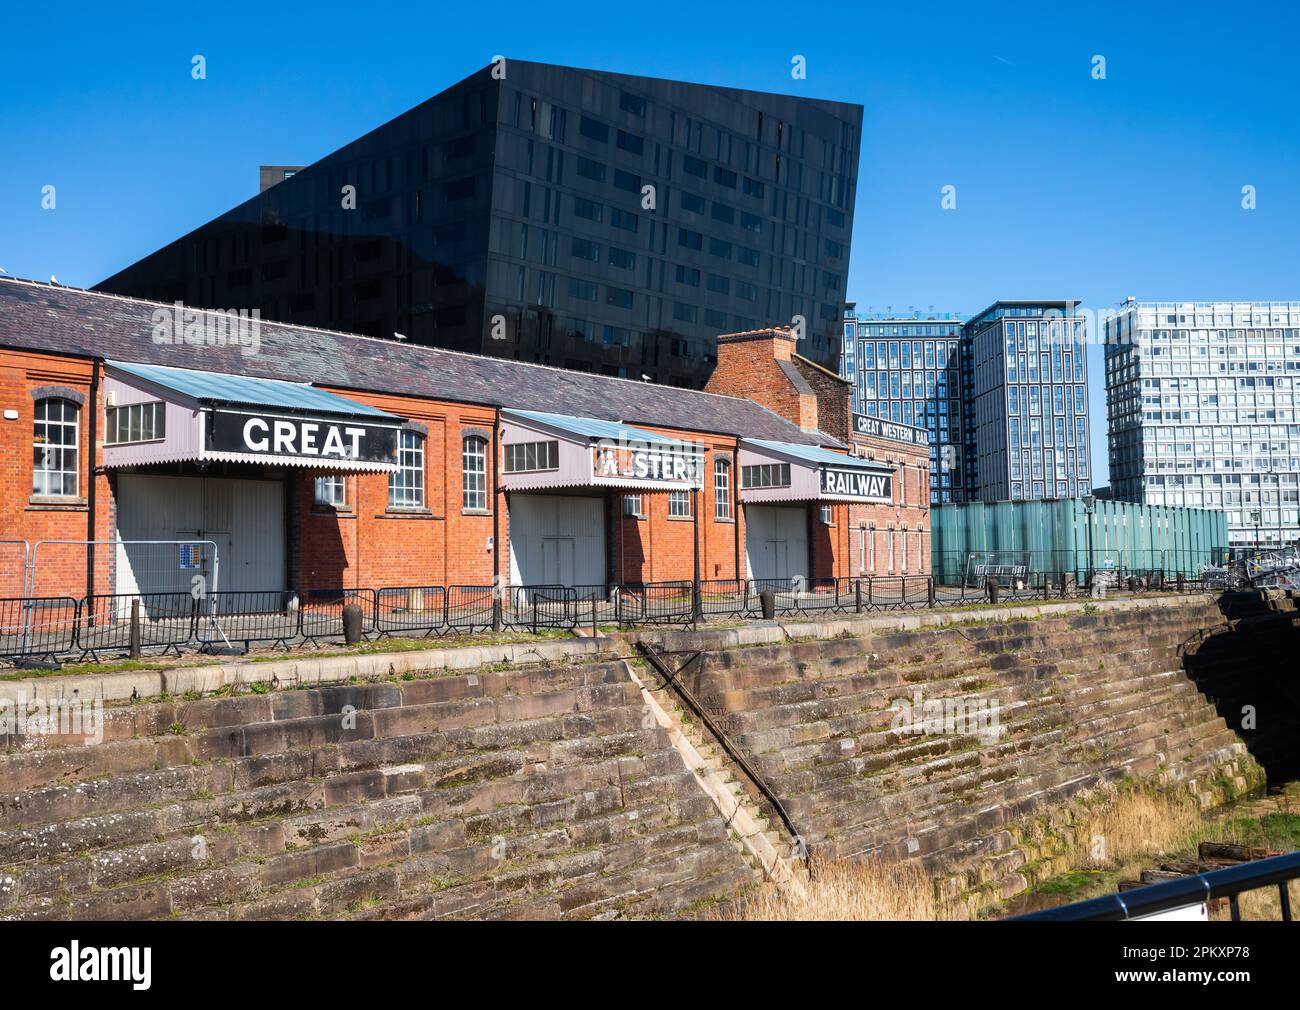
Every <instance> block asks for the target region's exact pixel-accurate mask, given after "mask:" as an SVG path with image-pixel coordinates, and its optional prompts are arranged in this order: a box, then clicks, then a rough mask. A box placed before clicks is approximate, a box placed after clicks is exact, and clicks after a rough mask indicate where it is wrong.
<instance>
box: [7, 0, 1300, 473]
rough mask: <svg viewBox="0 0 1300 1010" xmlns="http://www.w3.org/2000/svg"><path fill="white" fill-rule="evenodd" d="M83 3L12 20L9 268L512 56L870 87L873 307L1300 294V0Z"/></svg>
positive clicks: (239, 185) (179, 220) (137, 223)
mask: <svg viewBox="0 0 1300 1010" xmlns="http://www.w3.org/2000/svg"><path fill="white" fill-rule="evenodd" d="M77 6H79V5H72V6H68V5H63V6H60V7H58V8H57V10H56V12H54V13H40V14H37V13H34V12H33V8H32V7H31V6H30V5H21V6H20V7H18V8H17V9H10V10H6V12H5V26H4V29H3V31H2V32H0V96H2V102H3V104H0V143H3V150H4V154H3V157H2V158H0V267H3V268H4V269H5V270H7V271H8V273H9V274H11V275H16V276H26V277H34V278H39V279H45V278H48V277H49V276H50V275H51V274H55V275H57V276H58V278H59V280H60V281H62V282H63V283H66V284H73V285H82V286H84V285H90V284H93V283H95V282H97V281H99V280H102V279H103V278H104V277H106V276H108V275H109V274H111V273H112V272H114V271H115V270H118V269H120V268H121V267H123V266H125V265H126V264H128V263H130V262H132V261H133V260H135V259H137V258H138V257H140V256H141V255H143V254H145V253H147V252H149V251H151V250H153V249H155V248H157V247H158V246H160V245H162V244H164V243H166V242H168V241H170V240H172V239H174V238H176V237H178V236H179V235H181V234H182V233H183V232H185V231H186V230H188V229H190V228H192V227H194V226H196V225H198V224H201V223H202V222H204V221H206V220H208V219H209V218H211V217H213V216H215V215H216V214H218V213H219V212H221V211H223V210H226V209H227V208H229V207H231V206H233V205H234V204H236V203H238V202H240V201H241V200H243V199H246V198H247V197H248V196H249V195H251V194H252V193H253V192H254V191H255V190H256V186H257V166H258V164H261V163H266V164H271V163H277V162H281V163H289V164H295V163H308V162H311V161H314V160H315V159H316V158H318V157H320V156H321V155H324V154H326V153H328V152H329V151H331V150H333V149H335V148H336V147H338V146H340V145H341V144H343V143H345V142H346V141H348V140H350V139H352V138H354V137H356V136H358V135H359V134H361V133H363V132H365V131H366V130H368V129H370V128H372V127H374V126H377V125H378V124H380V123H382V122H384V121H386V120H388V119H390V118H391V117H393V116H395V115H397V114H398V113H400V112H402V111H404V110H405V109H407V108H410V107H411V106H412V105H415V104H417V103H418V102H420V101H423V100H424V99H425V98H428V97H429V96H431V95H433V94H435V93H437V92H438V91H440V90H441V89H442V88H444V87H446V86H447V85H449V84H452V83H454V82H455V81H458V80H460V79H461V78H462V77H464V76H466V75H467V74H469V73H471V72H473V71H474V70H476V69H478V68H479V67H482V66H484V65H485V64H487V63H488V62H489V61H490V60H491V58H492V57H493V56H494V55H496V54H498V53H500V54H504V55H506V56H507V57H510V56H513V57H517V58H522V59H534V60H539V61H546V62H555V63H564V64H567V65H570V66H581V67H593V68H597V69H605V70H618V71H625V72H628V73H634V74H644V75H649V76H657V77H671V78H678V79H683V80H691V81H698V82H701V83H708V84H721V85H730V86H736V87H743V88H754V89H759V90H770V91H782V92H788V93H793V94H807V95H810V96H813V97H821V98H834V99H839V100H843V101H852V102H859V103H861V104H862V105H863V106H865V109H866V113H865V121H864V137H863V154H862V162H861V166H860V172H859V185H858V201H857V214H856V222H855V234H854V240H853V257H852V263H851V267H850V278H849V289H848V292H847V294H848V297H849V298H851V299H854V300H856V301H857V302H858V304H859V306H860V307H861V308H864V309H865V308H867V307H868V306H874V307H876V308H880V309H883V308H885V307H886V306H893V308H894V309H895V310H899V309H906V308H907V307H908V306H916V307H917V308H925V307H928V306H931V305H933V306H935V307H936V308H946V309H956V310H964V311H972V312H973V311H976V310H978V309H980V308H982V307H984V306H985V305H986V304H987V303H989V302H991V301H993V300H994V299H995V298H999V297H1009V298H1034V297H1053V298H1055V297H1073V298H1080V299H1082V300H1083V302H1084V303H1085V304H1086V305H1088V306H1090V307H1092V308H1094V309H1101V308H1104V307H1106V306H1110V305H1113V304H1114V303H1115V302H1117V301H1119V300H1120V299H1122V298H1123V297H1124V296H1125V295H1130V294H1132V295H1135V296H1137V297H1138V298H1139V299H1141V300H1149V299H1174V298H1197V299H1199V298H1240V299H1262V298H1273V299H1300V271H1298V270H1297V267H1298V266H1300V112H1298V111H1297V110H1298V109H1300V74H1298V73H1297V47H1296V40H1297V37H1298V34H1300V15H1298V14H1297V13H1295V12H1294V11H1293V10H1286V9H1285V8H1286V7H1288V6H1289V5H1288V4H1284V3H1281V2H1277V0H1275V2H1274V3H1271V4H1264V3H1260V4H1256V3H1250V2H1238V3H1234V4H1223V3H1219V4H1209V3H1195V2H1194V3H1156V4H1143V3H1132V2H1130V3H1088V4H1084V3H1077V4H1071V3H1042V2H1041V0H1040V2H1037V3H1025V4H988V3H970V4H961V5H955V4H954V5H950V4H944V3H933V4H915V5H911V4H909V5H904V4H897V3H891V4H888V5H879V4H874V3H867V4H862V5H852V4H847V3H838V4H824V5H823V4H817V3H810V2H800V3H796V4H790V3H774V2H767V0H756V2H750V3H745V4H741V5H736V4H726V5H708V4H700V3H683V4H679V3H666V4H658V3H655V4H618V3H602V4H591V5H586V4H580V3H570V4H551V5H547V4H536V3H530V4H514V3H510V2H500V0H498V2H494V3H478V4H464V5H459V4H455V5H445V4H419V5H411V6H409V7H405V6H393V7H391V8H390V7H387V6H385V5H380V4H374V3H371V4H357V3H349V4H330V3H317V4H313V5H309V6H302V7H300V6H299V5H293V4H285V5H279V6H275V5H265V4H258V5H241V4H222V5H219V6H216V7H214V6H212V5H204V6H203V7H201V8H200V7H197V6H193V5H186V4H180V5H166V6H164V5H135V4H129V3H124V4H121V5H113V6H109V7H105V6H103V5H87V8H86V9H85V10H77V9H76V7H77ZM902 8H910V9H902ZM308 11H310V13H307V12H308ZM196 53H201V54H203V55H204V56H205V57H206V59H207V70H208V77H207V79H206V80H204V81H195V80H193V79H191V76H190V66H191V64H190V60H191V57H192V56H193V55H194V54H196ZM795 54H801V55H803V56H806V57H807V61H808V76H807V79H806V80H805V81H795V80H792V79H791V77H790V59H791V57H792V56H793V55H795ZM1098 54H1100V55H1102V56H1104V57H1105V58H1106V64H1107V65H1106V79H1105V80H1094V79H1093V78H1092V76H1091V71H1092V58H1093V56H1094V55H1098ZM46 185H54V186H56V187H57V201H58V203H57V209H56V210H54V211H45V210H42V209H41V206H40V201H41V188H42V187H43V186H46ZM945 185H952V186H955V187H956V188H957V209H956V210H955V211H944V210H942V209H941V208H940V189H941V187H943V186H945ZM1244 185H1253V186H1255V187H1256V189H1257V194H1258V197H1257V199H1258V209H1256V210H1254V211H1246V210H1243V209H1242V207H1241V188H1242V186H1244ZM1091 367H1092V380H1093V381H1092V389H1091V397H1092V399H1091V405H1092V412H1093V419H1094V421H1093V430H1094V434H1093V438H1094V452H1093V458H1094V460H1096V461H1097V462H1098V463H1099V464H1101V463H1104V460H1105V452H1104V444H1105V443H1104V434H1105V406H1104V405H1105V400H1104V392H1103V387H1102V382H1101V369H1100V358H1099V354H1098V353H1097V352H1096V349H1095V348H1094V353H1093V360H1092V362H1091ZM1096 477H1097V478H1098V482H1099V483H1100V482H1101V479H1104V472H1103V470H1102V467H1101V466H1099V467H1098V473H1097V474H1096Z"/></svg>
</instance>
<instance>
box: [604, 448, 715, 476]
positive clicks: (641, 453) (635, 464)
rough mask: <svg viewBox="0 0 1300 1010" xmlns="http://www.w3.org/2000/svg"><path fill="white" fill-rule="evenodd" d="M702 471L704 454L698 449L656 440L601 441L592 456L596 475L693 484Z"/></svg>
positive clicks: (701, 474)
mask: <svg viewBox="0 0 1300 1010" xmlns="http://www.w3.org/2000/svg"><path fill="white" fill-rule="evenodd" d="M703 473H704V457H703V456H702V455H701V454H700V453H699V452H696V451H691V450H688V449H686V448H681V449H677V448H673V447H671V446H667V445H659V444H656V443H653V442H650V443H637V442H624V443H621V444H620V443H616V442H612V441H602V442H599V443H597V444H596V446H595V453H594V455H593V457H592V474H593V476H595V477H609V478H613V479H618V480H644V481H649V482H657V481H671V482H676V483H684V484H694V483H697V482H698V481H699V480H700V478H701V477H702V476H703Z"/></svg>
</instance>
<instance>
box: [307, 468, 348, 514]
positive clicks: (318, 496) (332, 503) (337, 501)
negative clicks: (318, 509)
mask: <svg viewBox="0 0 1300 1010" xmlns="http://www.w3.org/2000/svg"><path fill="white" fill-rule="evenodd" d="M312 484H313V488H312V498H313V501H314V502H315V504H317V505H325V506H328V507H329V508H335V509H341V508H345V507H346V506H347V503H348V489H347V478H346V477H344V476H343V475H342V474H341V473H332V474H327V475H326V476H324V477H317V478H316V479H315V480H314V481H313V482H312Z"/></svg>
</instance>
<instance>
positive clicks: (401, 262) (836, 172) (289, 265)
mask: <svg viewBox="0 0 1300 1010" xmlns="http://www.w3.org/2000/svg"><path fill="white" fill-rule="evenodd" d="M861 125H862V107H861V106H860V105H851V104H843V103H838V102H829V101H821V100H814V99H806V98H795V97H790V96H786V95H775V94H765V93H760V92H753V91H739V90H734V89H730V88H718V87H709V86H705V85H698V84H683V83H679V82H675V81H663V80H656V79H652V78H645V77H629V76H625V75H622V74H610V73H604V72H599V71H592V70H576V69H571V68H567V67H556V66H549V65H544V64H538V63H528V62H523V61H517V60H509V61H505V62H502V63H499V64H496V65H494V66H489V67H487V68H485V69H483V70H481V71H479V72H478V73H476V74H473V75H472V76H470V77H468V78H466V79H465V80H463V81H461V82H460V83H459V84H456V85H454V86H453V87H451V88H448V89H447V90H446V91H444V92H442V93H441V94H440V95H437V96H436V97H434V98H431V99H430V100H429V101H427V102H425V103H423V104H422V105H420V106H417V107H416V108H414V109H412V110H410V111H409V112H406V113H404V114H403V115H401V116H398V117H397V118H396V119H394V120H392V121H391V122H389V123H386V124H385V125H383V126H381V127H379V128H378V129H376V130H373V131H372V132H370V133H368V134H366V135H365V136H364V137H361V138H360V139H358V140H356V141H353V142H352V143H350V144H348V145H347V146H345V147H343V148H341V149H340V150H338V151H336V152H334V153H333V154H330V155H328V156H326V157H325V158H322V159H321V160H320V161H318V162H316V163H315V164H313V165H309V166H307V167H305V168H302V169H301V170H299V171H297V172H295V173H294V174H292V175H291V176H290V177H288V178H286V179H284V181H282V182H280V183H278V184H276V185H274V186H272V187H270V188H269V189H267V190H266V191H265V192H262V193H260V194H259V195H258V196H256V197H254V198H252V199H250V200H248V201H247V202H245V203H243V204H241V205H240V206H238V207H236V208H234V209H233V210H231V211H229V212H227V213H225V214H223V215H221V216H220V217H218V218H217V219H215V220H214V221H211V222H209V223H208V224H206V225H203V226H202V227H200V228H197V229H195V230H194V231H192V232H190V233H189V234H188V235H186V236H184V237H183V238H181V239H178V240H177V241H175V242H173V243H172V244H171V245H168V246H166V247H165V248H163V249H160V250H159V251H157V252H155V253H153V254H151V255H149V256H147V257H145V258H144V259H142V260H140V261H139V262H138V263H135V264H133V265H132V266H130V267H127V268H126V269H125V270H122V271H121V272H120V273H117V274H115V275H113V276H112V277H110V278H108V279H107V280H105V281H104V282H102V283H101V284H100V285H99V286H98V287H99V289H100V290H103V291H109V292H114V293H118V294H126V295H135V296H140V297H145V298H152V299H157V300H160V301H165V302H173V301H183V302H185V303H186V304H188V305H194V306H202V307H207V308H247V309H259V310H260V311H261V313H262V316H263V318H268V319H276V320H283V321H287V322H291V323H296V324H305V325H316V326H322V327H328V328H331V329H338V330H346V331H351V332H355V333H364V334H369V335H372V336H378V337H390V336H392V335H393V334H394V333H398V334H401V335H402V336H403V337H404V338H406V339H408V340H410V341H412V342H414V343H419V344H433V345H437V346H441V347H447V348H452V349H455V350H463V351H473V352H483V353H488V354H494V355H499V356H504V357H510V358H519V359H522V360H526V361H537V362H542V363H546V364H552V365H558V366H561V367H567V368H573V369H581V370H584V371H596V372H603V373H605V374H609V375H621V376H627V377H631V378H639V377H641V376H642V375H646V376H649V377H651V378H653V379H655V380H657V381H661V382H669V383H674V384H678V385H692V386H699V385H702V384H703V383H704V381H705V380H706V379H707V377H708V375H709V373H710V371H711V370H712V367H713V364H714V361H715V337H716V335H717V334H719V333H727V332H735V331H740V330H747V329H754V328H757V327H760V326H769V325H778V324H780V325H790V324H791V323H792V321H796V320H795V317H797V316H802V317H803V319H804V321H805V330H804V332H805V337H806V342H805V343H804V345H803V349H802V353H803V354H804V356H806V357H809V358H813V359H815V360H818V361H820V362H823V363H826V364H828V365H829V366H830V367H832V368H833V367H834V366H835V363H836V356H837V355H838V352H839V335H840V327H841V322H840V320H841V308H842V306H843V303H844V290H845V283H846V277H847V272H848V263H849V238H850V235H851V232H852V227H853V205H854V191H855V186H856V180H857V163H858V150H859V144H860V138H861Z"/></svg>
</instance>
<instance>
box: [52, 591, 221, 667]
mask: <svg viewBox="0 0 1300 1010" xmlns="http://www.w3.org/2000/svg"><path fill="white" fill-rule="evenodd" d="M136 600H139V601H140V647H141V648H142V649H159V648H160V649H162V651H163V654H164V655H165V654H166V653H167V652H169V651H173V650H174V651H175V652H176V654H177V655H180V651H181V646H182V645H189V644H190V642H192V641H193V639H194V620H195V613H196V610H197V606H198V604H197V601H196V600H195V599H194V597H193V596H191V595H190V594H189V593H113V594H105V595H97V596H87V597H86V598H85V599H83V600H82V601H81V610H80V614H79V617H78V621H77V640H76V647H77V648H79V649H80V650H81V655H82V656H83V657H84V656H95V657H96V658H98V654H99V653H100V652H105V651H109V650H118V649H122V650H128V651H129V650H130V648H131V604H132V603H133V602H134V601H136Z"/></svg>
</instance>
